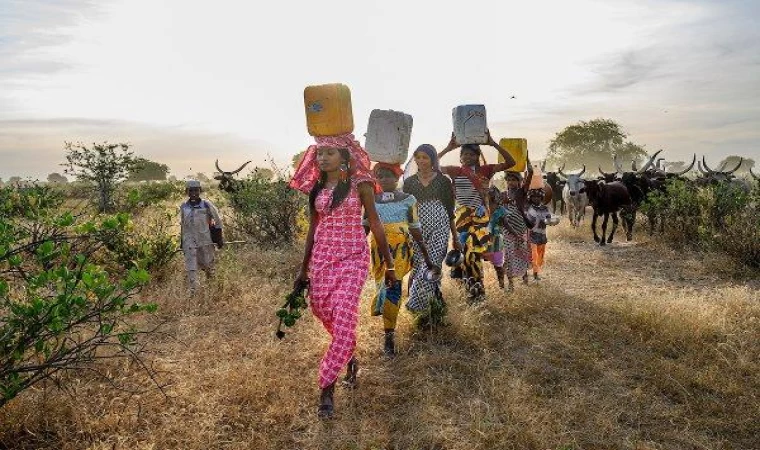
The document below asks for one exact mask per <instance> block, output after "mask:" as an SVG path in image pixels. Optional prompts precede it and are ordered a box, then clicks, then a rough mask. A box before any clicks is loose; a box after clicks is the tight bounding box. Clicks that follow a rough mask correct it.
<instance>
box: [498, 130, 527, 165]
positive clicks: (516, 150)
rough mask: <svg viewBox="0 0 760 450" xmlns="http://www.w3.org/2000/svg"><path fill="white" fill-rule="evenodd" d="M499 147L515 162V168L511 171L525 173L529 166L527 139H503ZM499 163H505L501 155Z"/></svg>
mask: <svg viewBox="0 0 760 450" xmlns="http://www.w3.org/2000/svg"><path fill="white" fill-rule="evenodd" d="M499 145H500V146H501V147H502V148H503V149H504V150H506V151H507V153H509V155H510V156H511V157H512V159H514V160H515V165H514V167H512V168H511V169H509V170H510V171H512V172H525V169H526V166H527V164H528V140H527V139H525V138H503V139H501V140H500V141H499ZM499 162H500V163H503V162H504V158H502V157H501V155H499Z"/></svg>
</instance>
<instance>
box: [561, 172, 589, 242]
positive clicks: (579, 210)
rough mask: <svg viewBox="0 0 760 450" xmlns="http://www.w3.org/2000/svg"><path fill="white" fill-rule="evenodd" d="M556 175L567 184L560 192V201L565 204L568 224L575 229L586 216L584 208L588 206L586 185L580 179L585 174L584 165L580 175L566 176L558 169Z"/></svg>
mask: <svg viewBox="0 0 760 450" xmlns="http://www.w3.org/2000/svg"><path fill="white" fill-rule="evenodd" d="M558 173H559V174H560V175H561V176H563V177H564V178H565V179H566V180H567V184H565V188H564V190H563V191H562V199H563V200H564V201H565V203H566V204H567V214H568V217H569V218H570V223H571V224H572V225H573V226H576V227H577V226H578V225H580V223H581V221H582V220H583V217H584V216H585V215H586V206H588V197H587V196H586V185H585V182H584V181H583V180H582V179H581V177H582V176H583V174H584V173H586V165H585V164H584V165H583V170H581V171H580V173H572V174H570V175H567V174H565V173H564V172H563V171H562V169H559V171H558Z"/></svg>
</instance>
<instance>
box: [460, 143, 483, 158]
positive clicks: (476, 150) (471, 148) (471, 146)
mask: <svg viewBox="0 0 760 450" xmlns="http://www.w3.org/2000/svg"><path fill="white" fill-rule="evenodd" d="M464 150H469V151H471V152H473V153H475V154H476V155H477V156H480V146H479V145H477V144H464V145H462V150H460V151H464Z"/></svg>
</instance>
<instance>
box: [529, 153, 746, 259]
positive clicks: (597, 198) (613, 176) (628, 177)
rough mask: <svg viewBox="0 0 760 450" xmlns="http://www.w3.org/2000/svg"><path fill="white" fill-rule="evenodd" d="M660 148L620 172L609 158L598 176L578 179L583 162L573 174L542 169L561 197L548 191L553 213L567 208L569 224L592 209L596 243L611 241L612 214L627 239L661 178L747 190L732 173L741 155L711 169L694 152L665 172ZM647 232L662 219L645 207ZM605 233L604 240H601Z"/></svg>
mask: <svg viewBox="0 0 760 450" xmlns="http://www.w3.org/2000/svg"><path fill="white" fill-rule="evenodd" d="M660 152H662V150H660V151H658V152H656V153H655V154H654V155H652V156H651V157H650V158H649V161H647V163H646V164H644V166H643V167H641V168H637V167H636V163H635V161H634V162H633V163H632V164H631V170H630V171H626V170H624V169H623V167H622V166H621V164H620V162H619V161H618V159H617V158H615V159H614V165H615V172H612V173H607V172H604V171H603V170H602V169H601V168H599V176H597V177H596V178H594V179H589V178H588V177H586V178H584V175H585V174H586V166H585V165H584V166H583V169H582V170H581V171H580V172H579V173H574V174H566V173H565V172H564V171H563V170H564V166H563V167H562V168H560V169H558V170H557V171H556V172H546V171H545V166H544V167H542V169H544V174H545V177H546V182H547V184H548V185H549V186H550V187H551V188H552V191H553V192H562V196H561V197H560V196H554V198H553V199H552V208H553V210H554V212H555V213H556V212H557V210H558V209H559V211H560V213H561V214H564V213H565V209H567V214H568V218H569V220H570V223H571V224H573V225H574V226H578V225H580V223H581V221H582V220H583V217H584V216H585V211H586V207H587V206H591V208H592V209H593V212H594V213H593V220H592V223H591V228H592V230H593V233H594V240H595V241H596V242H598V243H599V244H600V245H605V244H608V243H610V242H612V239H613V237H614V235H615V230H616V229H617V226H618V213H620V215H621V217H622V219H623V227H624V229H625V232H626V238H627V240H631V239H632V238H633V227H634V223H635V220H636V212H637V211H638V209H639V208H640V207H641V205H642V204H643V203H644V202H645V201H646V200H647V198H648V196H649V194H650V193H654V192H660V193H663V194H664V193H666V187H667V183H668V181H670V180H682V181H683V182H685V183H692V184H694V185H695V186H708V185H719V184H725V185H730V186H731V187H733V188H735V189H738V190H741V191H743V192H750V191H751V190H752V184H751V182H750V181H749V180H745V179H741V178H737V177H736V176H735V173H736V171H737V170H739V168H740V167H741V165H742V163H743V162H744V160H743V159H742V158H740V159H739V162H738V164H737V165H736V167H734V168H732V169H730V170H727V168H726V167H725V166H726V164H723V165H722V166H721V167H719V168H718V170H713V169H711V168H710V167H709V166H708V164H707V161H706V159H705V158H704V157H702V161H699V162H697V156H696V155H694V158H693V159H692V161H691V164H690V165H689V166H688V167H687V168H686V169H684V170H682V171H679V172H669V171H667V170H666V169H665V168H664V164H663V161H664V159H663V158H659V159H658V156H659V155H660ZM695 165H696V166H697V168H698V169H699V172H700V173H701V175H699V176H698V177H697V178H689V177H686V174H687V173H689V172H690V171H692V169H694V166H695ZM750 175H751V176H752V177H753V178H754V179H755V180H758V181H760V176H758V175H757V174H755V173H754V172H752V170H751V169H750ZM600 216H604V221H603V222H602V229H601V232H602V234H601V236H599V235H598V234H597V228H596V223H597V218H598V217H600ZM610 216H612V229H611V231H610V234H609V237H607V236H606V234H607V223H608V220H609V217H610ZM648 219H649V231H650V234H651V233H653V232H654V229H655V224H656V223H657V222H658V221H659V224H660V228H661V230H662V227H664V218H662V217H657V213H656V212H655V211H654V210H653V209H650V210H649V211H648ZM605 238H606V239H605Z"/></svg>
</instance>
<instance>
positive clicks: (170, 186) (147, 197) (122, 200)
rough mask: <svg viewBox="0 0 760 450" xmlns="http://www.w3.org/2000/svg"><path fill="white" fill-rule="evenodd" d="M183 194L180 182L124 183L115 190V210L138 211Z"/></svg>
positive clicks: (177, 197) (175, 198) (176, 198)
mask: <svg viewBox="0 0 760 450" xmlns="http://www.w3.org/2000/svg"><path fill="white" fill-rule="evenodd" d="M182 194H183V186H182V183H177V182H157V183H139V184H133V183H125V184H123V185H121V186H119V189H118V190H117V192H116V200H115V203H116V210H117V211H122V212H130V213H138V212H140V211H142V210H144V209H145V208H146V207H148V206H151V205H156V204H160V203H161V202H164V201H166V200H178V199H179V198H180V196H181V195H182Z"/></svg>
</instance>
